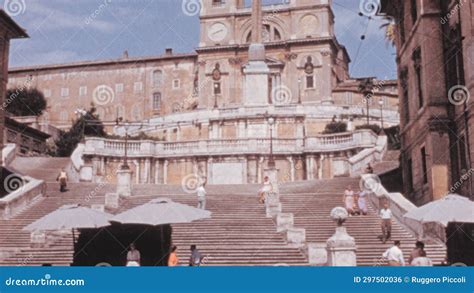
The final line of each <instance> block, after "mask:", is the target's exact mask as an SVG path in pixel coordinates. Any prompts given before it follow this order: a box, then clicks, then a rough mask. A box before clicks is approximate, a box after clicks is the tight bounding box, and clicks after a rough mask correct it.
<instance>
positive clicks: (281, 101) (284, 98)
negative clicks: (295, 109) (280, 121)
mask: <svg viewBox="0 0 474 293" xmlns="http://www.w3.org/2000/svg"><path fill="white" fill-rule="evenodd" d="M292 100H293V94H292V92H291V90H290V89H289V88H288V87H287V86H285V85H279V86H276V87H275V88H274V89H273V90H272V102H273V104H275V105H287V104H290V103H291V101H292Z"/></svg>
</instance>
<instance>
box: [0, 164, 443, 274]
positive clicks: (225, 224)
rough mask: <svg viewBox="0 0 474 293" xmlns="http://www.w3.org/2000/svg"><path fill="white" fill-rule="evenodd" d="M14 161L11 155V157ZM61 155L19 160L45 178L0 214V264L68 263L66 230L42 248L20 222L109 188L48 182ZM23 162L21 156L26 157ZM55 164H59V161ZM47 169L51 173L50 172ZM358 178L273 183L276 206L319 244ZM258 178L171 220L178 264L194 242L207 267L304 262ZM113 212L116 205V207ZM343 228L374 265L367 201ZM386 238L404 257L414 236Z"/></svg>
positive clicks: (178, 195)
mask: <svg viewBox="0 0 474 293" xmlns="http://www.w3.org/2000/svg"><path fill="white" fill-rule="evenodd" d="M16 163H18V162H16ZM61 163H64V161H62V160H53V161H50V160H49V158H48V159H47V160H44V161H43V162H41V166H43V167H44V169H42V170H41V169H40V170H38V171H35V168H38V165H36V163H35V164H34V166H35V167H29V166H28V167H25V166H20V167H22V171H24V170H26V171H28V172H31V173H30V174H31V175H30V176H33V175H35V177H37V178H39V179H45V180H47V181H49V183H47V192H46V196H45V197H43V198H41V199H39V200H37V201H36V202H34V203H33V205H31V206H30V207H28V208H26V209H25V210H24V211H23V212H21V213H19V214H18V215H17V216H16V217H14V218H13V219H11V220H8V221H6V220H0V248H1V249H2V250H3V251H9V252H10V255H9V256H8V257H6V258H4V259H3V260H0V265H8V266H16V265H41V264H44V263H50V264H52V265H65V266H67V265H70V264H71V262H72V258H73V247H72V233H70V232H69V233H65V234H64V235H63V236H62V237H58V238H57V240H56V241H54V242H53V243H52V244H51V245H50V246H49V247H45V248H31V247H30V234H29V233H28V232H23V231H21V229H22V228H23V227H24V226H26V225H28V224H29V223H31V222H33V221H34V220H36V219H38V218H40V217H42V216H44V215H46V214H48V213H50V212H52V211H54V210H55V209H57V208H59V207H60V206H62V205H65V204H82V205H91V204H103V203H104V195H105V194H106V193H108V192H114V191H115V186H114V185H111V184H105V185H99V184H94V183H70V184H69V185H68V187H69V191H68V192H66V193H60V192H59V191H58V186H57V183H56V182H51V181H55V179H56V178H55V176H56V171H57V169H56V167H58V166H59V165H60V164H61ZM25 164H26V162H25ZM59 168H60V167H59ZM53 170H54V171H55V172H54V176H51V174H49V173H51V172H53ZM358 182H359V180H358V179H354V178H337V179H332V180H318V181H305V182H294V183H286V184H282V186H281V187H280V192H281V201H282V204H283V212H289V213H293V214H294V217H295V227H298V228H305V229H306V235H307V242H316V243H324V242H325V241H326V240H327V239H328V238H329V237H330V236H331V235H332V234H333V233H334V228H335V224H334V223H333V222H332V221H331V219H330V218H329V212H330V210H331V209H332V208H333V207H335V206H342V193H343V190H344V188H345V186H347V185H348V184H352V186H353V187H354V188H357V187H358ZM258 187H259V186H257V185H220V186H218V185H210V186H207V191H208V199H207V209H209V210H211V211H212V212H213V216H212V219H206V220H201V221H196V222H193V223H189V224H176V225H172V226H173V236H172V237H173V242H174V244H175V245H177V246H178V256H179V257H180V259H181V263H182V264H183V265H186V264H187V261H188V258H189V246H190V245H191V244H196V245H197V246H198V248H199V250H200V251H201V253H202V254H203V255H204V256H206V260H205V263H206V264H207V265H212V266H224V265H229V266H230V265H232V266H238V265H259V266H261V265H283V264H284V265H298V266H299V265H307V264H308V263H307V260H306V258H305V256H304V255H303V253H302V252H301V251H300V250H299V249H297V248H290V247H288V246H287V245H286V241H285V236H284V234H282V233H277V232H276V227H275V223H274V221H273V220H272V219H271V218H266V217H265V208H264V206H263V205H259V204H257V199H256V190H257V189H258ZM133 190H134V194H136V195H137V196H134V197H133V198H128V199H125V200H124V201H123V202H122V205H121V208H120V211H123V210H126V209H129V208H132V207H134V206H137V205H140V204H143V203H146V202H148V201H149V200H151V199H153V198H156V197H168V198H171V199H172V200H174V201H176V202H180V203H184V204H188V205H193V206H194V205H195V204H196V196H195V195H194V194H186V193H184V192H183V191H182V189H181V187H180V186H173V185H150V184H148V185H145V184H143V185H134V186H133ZM118 212H119V211H118ZM346 225H347V227H348V233H349V234H350V235H352V236H353V237H354V238H355V240H356V244H357V247H358V250H357V257H358V265H365V266H372V265H377V264H379V260H380V255H381V254H382V252H383V251H384V250H385V249H386V248H387V247H389V245H390V244H389V243H387V244H382V243H381V242H380V241H379V240H378V239H377V236H378V235H379V234H380V227H379V220H378V217H377V216H376V213H375V211H374V210H373V209H372V208H370V213H369V215H367V216H360V217H351V218H349V220H348V221H347V224H346ZM393 239H399V240H401V241H402V248H403V250H404V252H405V254H406V256H407V257H408V255H409V252H410V250H411V249H412V248H413V246H414V242H415V238H414V237H413V236H412V235H411V234H410V233H408V232H407V231H406V230H405V229H404V228H403V227H402V226H400V225H399V224H397V223H394V225H393ZM427 252H428V256H429V257H431V258H432V259H433V260H434V262H435V263H436V264H440V263H441V261H443V260H444V256H445V248H444V246H443V245H440V244H437V243H428V244H427Z"/></svg>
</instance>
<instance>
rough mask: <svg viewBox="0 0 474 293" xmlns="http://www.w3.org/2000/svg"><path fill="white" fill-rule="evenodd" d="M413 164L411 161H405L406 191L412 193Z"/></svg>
mask: <svg viewBox="0 0 474 293" xmlns="http://www.w3.org/2000/svg"><path fill="white" fill-rule="evenodd" d="M412 167H413V162H412V160H411V159H408V160H407V167H406V171H407V173H406V175H407V176H406V177H407V178H406V179H407V191H408V192H412V191H413V173H412V172H413V169H412Z"/></svg>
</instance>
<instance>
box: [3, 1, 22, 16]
mask: <svg viewBox="0 0 474 293" xmlns="http://www.w3.org/2000/svg"><path fill="white" fill-rule="evenodd" d="M3 9H5V12H6V13H7V14H8V15H10V16H18V15H20V14H23V13H25V11H26V2H25V0H5V2H4V3H3Z"/></svg>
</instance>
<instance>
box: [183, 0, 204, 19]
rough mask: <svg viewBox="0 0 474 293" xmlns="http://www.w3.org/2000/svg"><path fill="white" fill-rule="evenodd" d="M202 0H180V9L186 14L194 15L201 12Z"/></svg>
mask: <svg viewBox="0 0 474 293" xmlns="http://www.w3.org/2000/svg"><path fill="white" fill-rule="evenodd" d="M202 7H203V5H202V0H182V3H181V10H182V11H183V13H184V14H186V15H187V16H195V15H197V14H199V13H200V12H201V9H202Z"/></svg>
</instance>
